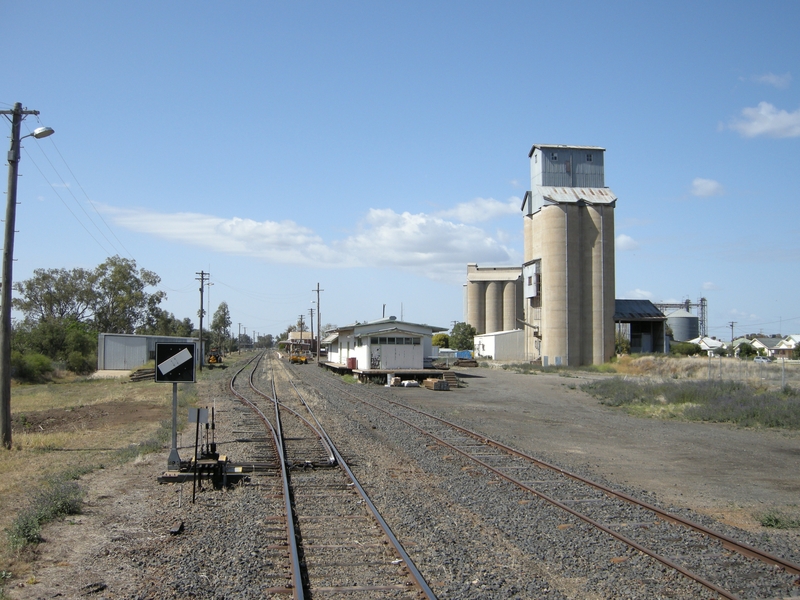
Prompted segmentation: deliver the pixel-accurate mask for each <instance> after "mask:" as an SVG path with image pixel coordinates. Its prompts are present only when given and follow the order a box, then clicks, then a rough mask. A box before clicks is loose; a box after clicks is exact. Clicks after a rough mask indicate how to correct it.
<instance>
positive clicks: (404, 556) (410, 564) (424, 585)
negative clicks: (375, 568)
mask: <svg viewBox="0 0 800 600" xmlns="http://www.w3.org/2000/svg"><path fill="white" fill-rule="evenodd" d="M290 383H291V382H290ZM291 385H292V388H293V389H294V391H295V393H296V394H297V396H298V397H299V398H300V402H301V404H302V405H303V406H304V407H305V409H306V410H307V411H308V413H309V414H310V415H311V418H312V419H314V422H315V423H317V425H318V426H319V432H320V433H321V434H322V435H323V436H325V439H326V440H327V443H328V447H329V448H330V449H331V451H332V452H333V454H334V456H335V459H336V463H337V464H338V466H339V467H340V468H341V469H342V470H343V471H344V472H345V474H346V475H347V477H348V479H350V481H351V482H352V483H353V487H354V488H355V489H356V490H357V491H358V494H359V495H360V496H361V499H362V500H363V501H364V504H365V506H366V507H367V508H368V509H369V511H370V513H371V514H372V516H373V518H374V519H375V520H376V521H377V522H378V524H379V525H380V527H381V529H382V530H383V532H384V534H385V535H386V537H387V538H388V539H389V541H390V543H391V544H392V547H393V548H394V549H395V551H396V552H397V554H398V556H399V557H400V559H401V560H402V561H403V562H404V563H405V565H406V568H407V569H408V572H409V574H410V575H411V578H412V579H413V580H414V583H415V585H416V586H417V587H418V588H419V590H420V591H421V592H422V593H423V594H424V595H425V597H426V598H428V599H430V600H437V596H436V594H434V592H433V590H432V589H431V588H430V586H429V585H428V582H427V581H425V577H424V576H423V575H422V573H421V572H420V571H419V569H418V568H417V566H416V565H415V564H414V561H413V560H412V559H411V557H410V556H409V555H408V553H407V552H406V551H405V548H403V546H402V544H401V543H400V540H398V539H397V536H395V534H394V532H393V531H392V529H391V527H390V526H389V524H388V523H387V522H386V520H385V519H384V518H383V517H382V516H381V514H380V512H378V508H377V507H376V506H375V504H374V503H373V502H372V500H371V499H370V497H369V495H367V492H366V490H365V489H364V488H363V487H362V486H361V483H360V482H359V481H358V479H357V478H356V476H355V473H353V471H352V469H351V468H350V466H349V465H348V464H347V462H346V461H345V460H344V458H343V457H342V455H341V453H340V452H339V450H338V449H337V448H336V445H335V444H334V443H333V440H331V438H330V436H329V435H328V433H327V432H326V431H325V429H324V428H323V427H322V424H320V422H319V419H317V416H316V415H315V414H314V411H312V410H311V407H310V406H308V403H307V402H306V401H305V398H303V396H302V394H301V393H300V392H299V390H298V389H297V387H296V386H295V385H294V384H293V383H291Z"/></svg>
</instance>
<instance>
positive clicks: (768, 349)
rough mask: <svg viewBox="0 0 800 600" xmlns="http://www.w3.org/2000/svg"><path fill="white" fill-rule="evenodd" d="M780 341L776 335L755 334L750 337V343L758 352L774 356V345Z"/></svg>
mask: <svg viewBox="0 0 800 600" xmlns="http://www.w3.org/2000/svg"><path fill="white" fill-rule="evenodd" d="M780 341H781V339H780V338H777V337H768V336H763V337H762V336H756V337H753V338H751V339H750V345H751V346H752V347H753V348H755V349H756V350H757V351H758V353H759V354H764V355H766V356H774V352H775V347H776V346H777V345H778V344H779V343H780Z"/></svg>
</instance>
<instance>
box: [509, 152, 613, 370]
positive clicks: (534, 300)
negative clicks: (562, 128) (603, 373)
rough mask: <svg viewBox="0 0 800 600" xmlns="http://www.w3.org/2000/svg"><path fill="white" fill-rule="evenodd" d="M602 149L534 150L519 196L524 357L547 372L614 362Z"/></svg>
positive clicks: (608, 196)
mask: <svg viewBox="0 0 800 600" xmlns="http://www.w3.org/2000/svg"><path fill="white" fill-rule="evenodd" d="M604 152H605V149H604V148H599V147H596V146H561V145H557V146H549V145H539V144H536V145H534V146H533V148H531V151H530V153H529V154H528V156H529V158H530V160H531V191H530V192H528V193H527V194H525V201H524V202H523V205H522V210H523V211H525V216H524V226H525V262H524V264H523V266H522V269H523V286H524V305H525V323H526V325H527V327H526V328H525V329H526V332H527V333H526V336H525V340H526V354H527V356H528V358H529V359H531V360H538V359H541V360H542V363H543V364H548V365H559V364H563V365H573V366H579V365H587V364H600V363H603V362H606V361H607V360H609V359H610V358H611V356H612V355H613V354H614V296H615V294H614V206H615V205H616V201H617V197H616V196H615V195H614V193H613V192H612V191H611V190H610V189H609V188H607V187H605V173H604Z"/></svg>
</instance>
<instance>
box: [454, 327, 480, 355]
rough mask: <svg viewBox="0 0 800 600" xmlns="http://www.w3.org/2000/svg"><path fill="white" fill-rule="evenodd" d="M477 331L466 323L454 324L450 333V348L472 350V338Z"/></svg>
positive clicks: (473, 345)
mask: <svg viewBox="0 0 800 600" xmlns="http://www.w3.org/2000/svg"><path fill="white" fill-rule="evenodd" d="M476 335H478V330H477V329H475V328H474V327H473V326H472V325H467V324H466V323H456V324H455V325H453V330H452V331H451V332H450V347H451V348H453V349H455V350H472V349H473V348H474V347H475V342H474V338H475V336H476Z"/></svg>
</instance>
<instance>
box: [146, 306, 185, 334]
mask: <svg viewBox="0 0 800 600" xmlns="http://www.w3.org/2000/svg"><path fill="white" fill-rule="evenodd" d="M193 330H194V324H193V323H192V320H191V319H189V318H188V317H187V318H185V319H183V320H180V319H178V318H177V317H176V316H175V315H173V314H172V313H171V312H167V311H165V310H163V309H161V308H159V307H158V306H155V307H153V308H152V309H150V310H148V312H147V316H146V317H145V322H144V324H143V325H140V326H139V327H137V328H136V333H138V334H140V335H165V336H176V337H191V335H192V331H193Z"/></svg>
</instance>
